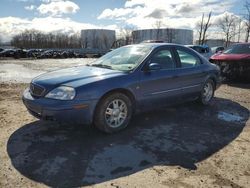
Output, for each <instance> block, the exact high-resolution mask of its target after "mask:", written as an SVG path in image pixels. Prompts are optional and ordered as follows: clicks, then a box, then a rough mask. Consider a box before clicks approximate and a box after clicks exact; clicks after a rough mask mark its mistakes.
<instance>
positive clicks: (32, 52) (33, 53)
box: [27, 49, 43, 58]
mask: <svg viewBox="0 0 250 188" xmlns="http://www.w3.org/2000/svg"><path fill="white" fill-rule="evenodd" d="M41 53H43V50H42V49H30V50H27V57H30V58H36V57H38V56H40V54H41Z"/></svg>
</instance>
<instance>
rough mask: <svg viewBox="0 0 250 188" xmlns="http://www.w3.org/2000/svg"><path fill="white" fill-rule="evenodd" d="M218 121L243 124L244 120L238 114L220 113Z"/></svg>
mask: <svg viewBox="0 0 250 188" xmlns="http://www.w3.org/2000/svg"><path fill="white" fill-rule="evenodd" d="M218 119H220V120H223V121H227V122H241V121H242V120H243V117H241V116H239V115H238V114H231V113H227V112H222V111H220V112H219V113H218Z"/></svg>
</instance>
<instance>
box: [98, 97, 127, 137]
mask: <svg viewBox="0 0 250 188" xmlns="http://www.w3.org/2000/svg"><path fill="white" fill-rule="evenodd" d="M131 117H132V102H131V100H130V98H129V97H128V96H126V95H125V94H122V93H112V94H110V95H108V96H106V97H104V98H103V99H102V100H101V101H100V102H99V104H98V105H97V108H96V111H95V115H94V125H95V126H96V127H97V128H98V129H99V130H101V131H103V132H105V133H114V132H117V131H120V130H122V129H124V128H126V127H127V125H128V124H129V122H130V120H131Z"/></svg>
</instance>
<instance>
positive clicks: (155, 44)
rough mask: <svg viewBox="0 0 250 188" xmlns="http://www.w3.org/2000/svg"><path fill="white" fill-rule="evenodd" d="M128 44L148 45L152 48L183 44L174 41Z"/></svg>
mask: <svg viewBox="0 0 250 188" xmlns="http://www.w3.org/2000/svg"><path fill="white" fill-rule="evenodd" d="M128 46H149V47H152V48H157V47H160V46H184V45H181V44H175V43H147V42H146V43H139V44H131V45H128Z"/></svg>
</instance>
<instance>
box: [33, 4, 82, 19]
mask: <svg viewBox="0 0 250 188" xmlns="http://www.w3.org/2000/svg"><path fill="white" fill-rule="evenodd" d="M47 2H48V3H43V4H41V5H40V6H39V7H38V8H37V10H38V11H39V12H40V14H43V15H44V14H45V15H50V16H61V15H62V14H74V13H76V12H77V11H78V10H79V9H80V8H79V6H78V5H77V4H76V3H74V2H72V1H61V0H50V1H47Z"/></svg>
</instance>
